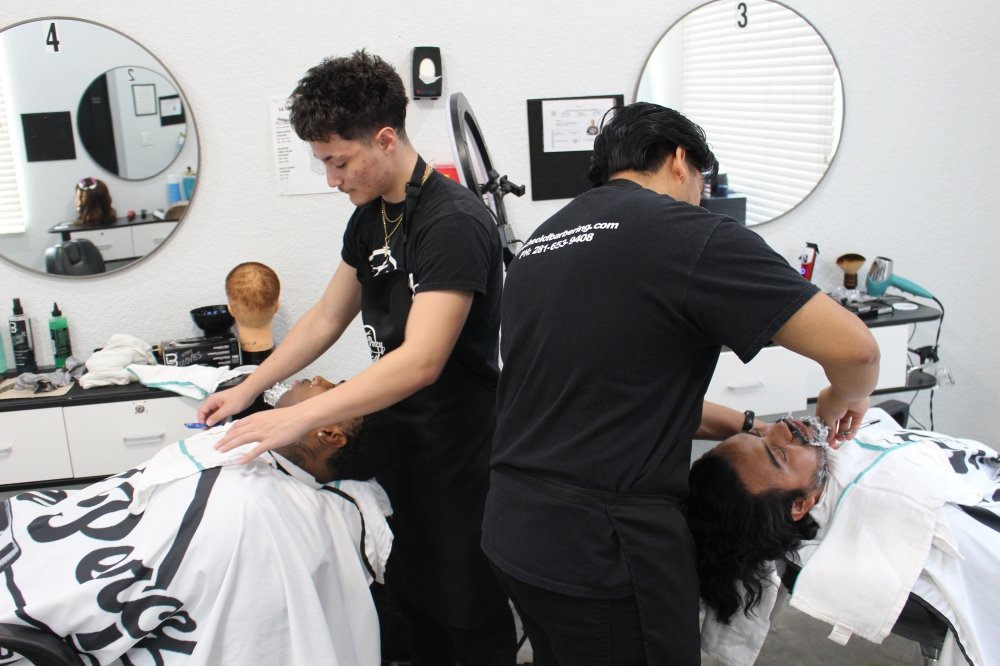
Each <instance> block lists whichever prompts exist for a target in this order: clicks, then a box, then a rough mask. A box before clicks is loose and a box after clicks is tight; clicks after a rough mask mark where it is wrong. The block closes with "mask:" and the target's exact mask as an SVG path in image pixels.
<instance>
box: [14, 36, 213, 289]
mask: <svg viewBox="0 0 1000 666" xmlns="http://www.w3.org/2000/svg"><path fill="white" fill-rule="evenodd" d="M197 172H198V137H197V133H196V131H195V127H194V122H193V119H192V117H191V111H190V108H189V107H188V105H187V100H186V99H185V98H184V94H183V92H182V91H181V90H180V87H179V86H178V85H177V83H176V82H175V81H174V79H173V77H172V76H171V75H170V73H169V72H168V71H167V70H166V68H165V67H164V66H163V64H162V63H161V62H160V61H159V60H157V59H156V57H155V56H153V55H152V54H151V53H149V52H148V51H147V50H146V49H144V48H143V47H142V46H140V45H139V44H137V43H136V42H134V41H132V40H131V39H129V38H128V37H126V36H124V35H122V34H121V33H119V32H116V31H115V30H112V29H110V28H106V27H104V26H101V25H98V24H96V23H91V22H89V21H82V20H75V19H38V20H34V21H28V22H26V23H19V24H17V25H14V26H10V27H8V28H6V29H4V30H2V31H0V255H2V256H3V258H5V259H7V260H8V261H11V262H13V263H16V264H19V265H21V266H23V267H25V268H29V269H32V270H36V271H40V272H47V273H50V274H54V275H71V276H80V275H94V274H100V273H105V272H109V271H113V270H116V269H118V268H122V267H124V266H127V265H129V264H131V263H134V262H135V261H137V260H139V259H141V258H142V257H144V256H146V255H148V254H150V253H151V252H153V251H154V250H156V249H157V248H158V247H160V246H161V245H162V244H163V243H164V242H165V241H166V240H167V239H168V238H169V237H170V236H171V234H172V233H173V232H174V230H175V229H176V227H177V226H178V224H179V222H180V220H181V218H182V217H183V215H184V213H185V211H186V210H187V204H188V202H189V200H190V199H191V197H192V195H193V192H194V185H195V182H196V179H197Z"/></svg>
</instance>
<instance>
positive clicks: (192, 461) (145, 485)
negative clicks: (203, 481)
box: [128, 423, 274, 515]
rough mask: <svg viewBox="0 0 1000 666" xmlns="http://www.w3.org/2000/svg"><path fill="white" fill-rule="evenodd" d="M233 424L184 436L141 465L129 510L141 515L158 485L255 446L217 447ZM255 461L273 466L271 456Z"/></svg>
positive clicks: (236, 459)
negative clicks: (219, 448)
mask: <svg viewBox="0 0 1000 666" xmlns="http://www.w3.org/2000/svg"><path fill="white" fill-rule="evenodd" d="M231 426H232V423H227V424H225V425H221V426H216V427H215V428H212V429H211V430H204V431H202V432H200V433H197V434H195V435H192V436H191V437H189V438H188V439H182V440H181V441H179V442H176V443H174V444H171V445H169V446H165V447H163V448H162V449H160V451H159V452H158V453H157V454H156V455H155V456H153V457H152V458H150V459H149V460H148V461H146V464H145V465H144V466H143V467H142V468H141V469H142V476H141V477H140V478H139V480H138V481H137V482H136V483H135V484H134V485H135V494H134V495H133V496H132V503H131V504H129V506H128V510H129V513H131V514H133V515H138V514H140V513H142V512H143V511H145V510H146V505H147V504H148V503H149V498H150V496H152V494H153V491H154V490H156V488H157V486H160V485H162V484H164V483H170V482H171V481H176V480H177V479H183V478H184V477H188V476H191V475H192V474H197V473H198V472H201V471H203V470H206V469H211V468H213V467H223V466H224V465H232V464H235V463H237V462H239V460H240V458H242V457H243V456H244V455H246V454H247V453H248V452H249V451H250V450H251V449H253V447H255V446H256V445H257V443H256V442H252V443H250V444H244V445H243V446H238V447H236V448H235V449H232V450H231V451H226V452H222V451H217V450H216V449H215V443H216V442H218V441H219V440H220V439H222V436H223V435H225V434H226V432H228V430H229V428H230V427H231ZM254 463H258V464H259V463H263V464H270V465H271V466H272V467H273V466H274V461H273V460H272V459H271V458H270V457H258V458H256V459H254Z"/></svg>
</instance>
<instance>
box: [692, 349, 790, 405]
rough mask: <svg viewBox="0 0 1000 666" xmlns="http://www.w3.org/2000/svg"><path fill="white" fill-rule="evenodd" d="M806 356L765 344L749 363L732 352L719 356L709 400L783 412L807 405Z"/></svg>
mask: <svg viewBox="0 0 1000 666" xmlns="http://www.w3.org/2000/svg"><path fill="white" fill-rule="evenodd" d="M805 360H806V359H805V358H804V357H802V356H799V355H798V354H795V353H793V352H790V351H788V350H787V349H785V348H784V347H777V346H775V347H765V348H764V349H761V350H760V353H759V354H757V356H755V357H754V359H753V360H752V361H750V362H749V363H747V364H746V365H744V364H743V362H742V361H740V359H739V357H737V356H736V354H735V353H734V352H732V351H724V352H722V354H720V355H719V364H718V365H717V366H716V368H715V374H714V375H713V376H712V382H711V384H709V386H708V392H707V393H706V394H705V400H708V401H709V402H715V403H718V404H720V405H725V406H726V407H731V408H733V409H737V410H739V411H743V410H745V409H752V410H753V411H754V412H756V413H758V414H782V413H785V412H793V411H798V410H802V409H805V408H806V365H805Z"/></svg>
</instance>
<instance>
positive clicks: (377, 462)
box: [326, 409, 396, 481]
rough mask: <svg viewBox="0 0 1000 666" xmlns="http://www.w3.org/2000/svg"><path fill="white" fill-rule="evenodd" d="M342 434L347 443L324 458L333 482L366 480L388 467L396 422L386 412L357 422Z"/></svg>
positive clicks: (364, 417) (394, 440)
mask: <svg viewBox="0 0 1000 666" xmlns="http://www.w3.org/2000/svg"><path fill="white" fill-rule="evenodd" d="M346 434H347V444H345V445H344V446H343V447H341V448H340V449H339V450H338V451H337V452H336V453H334V454H333V455H332V456H330V457H329V458H327V459H326V467H327V469H328V470H329V471H330V475H331V476H332V477H333V478H334V479H354V480H356V481H367V480H368V479H371V478H372V477H374V476H375V475H376V474H378V473H379V472H381V471H382V470H383V469H385V467H386V466H387V465H388V464H389V458H390V456H391V455H392V451H393V447H394V445H395V442H396V422H395V420H394V419H393V418H392V417H391V416H390V415H389V413H388V410H385V409H383V410H382V411H379V412H374V413H372V414H369V415H367V416H363V417H361V418H360V419H357V420H356V421H355V424H354V425H353V426H351V428H349V430H348V432H347V433H346Z"/></svg>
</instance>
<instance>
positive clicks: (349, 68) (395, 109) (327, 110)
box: [289, 49, 409, 142]
mask: <svg viewBox="0 0 1000 666" xmlns="http://www.w3.org/2000/svg"><path fill="white" fill-rule="evenodd" d="M408 103H409V99H408V98H407V96H406V88H405V87H404V86H403V79H401V78H400V77H399V74H397V73H396V70H395V69H393V68H392V65H390V64H389V63H387V62H386V61H384V60H382V59H381V58H379V57H378V56H376V55H371V54H370V53H367V52H366V51H365V50H364V49H362V50H360V51H355V52H354V53H353V54H352V55H351V56H349V57H344V58H326V59H324V60H323V61H322V62H321V63H320V64H319V65H317V66H315V67H313V68H312V69H310V70H309V71H308V72H306V75H305V76H303V77H302V80H300V81H299V84H298V86H296V88H295V91H294V92H293V93H292V102H291V108H290V111H289V121H290V122H291V124H292V128H293V129H295V133H296V134H298V135H299V138H300V139H302V140H303V141H329V140H330V137H332V136H333V135H335V134H336V135H337V136H339V137H340V138H342V139H346V140H348V141H352V140H360V141H365V142H370V141H371V139H372V136H373V135H374V133H375V132H377V131H378V130H380V129H382V128H383V127H391V128H393V129H394V130H396V134H397V135H398V136H399V137H401V138H403V139H405V138H406V127H405V126H406V105H407V104H408Z"/></svg>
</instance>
